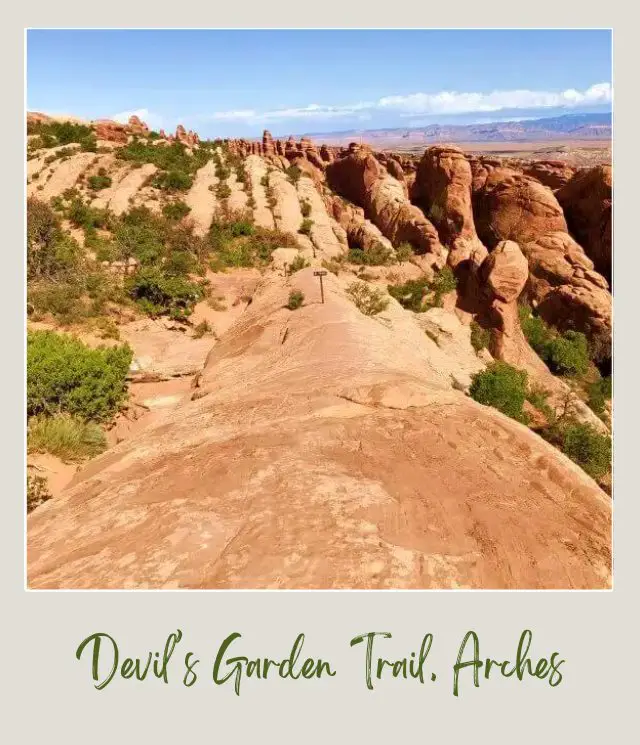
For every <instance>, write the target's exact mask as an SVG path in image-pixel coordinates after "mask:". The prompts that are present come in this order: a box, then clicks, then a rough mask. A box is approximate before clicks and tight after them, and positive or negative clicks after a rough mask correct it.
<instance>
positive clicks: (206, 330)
mask: <svg viewBox="0 0 640 745" xmlns="http://www.w3.org/2000/svg"><path fill="white" fill-rule="evenodd" d="M212 332H213V329H212V328H211V325H210V324H209V322H208V321H201V322H200V323H199V324H198V325H197V326H196V327H195V328H194V329H193V338H194V339H201V338H202V337H203V336H204V335H205V334H211V333H212Z"/></svg>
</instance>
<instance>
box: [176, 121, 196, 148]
mask: <svg viewBox="0 0 640 745" xmlns="http://www.w3.org/2000/svg"><path fill="white" fill-rule="evenodd" d="M174 139H175V141H176V142H182V143H183V144H184V145H187V146H189V147H193V146H194V145H197V144H198V142H200V139H199V137H198V135H197V134H196V133H195V132H193V131H192V130H189V131H188V132H187V130H186V129H185V128H184V127H183V126H182V124H178V126H177V127H176V134H175V138H174Z"/></svg>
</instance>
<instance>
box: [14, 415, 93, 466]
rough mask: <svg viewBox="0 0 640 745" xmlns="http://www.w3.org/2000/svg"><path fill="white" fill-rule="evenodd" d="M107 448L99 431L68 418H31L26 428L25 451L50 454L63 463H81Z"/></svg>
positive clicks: (91, 425)
mask: <svg viewBox="0 0 640 745" xmlns="http://www.w3.org/2000/svg"><path fill="white" fill-rule="evenodd" d="M106 447H107V441H106V438H105V435H104V432H103V431H102V429H101V428H100V427H99V426H98V425H97V424H96V423H95V422H90V421H89V422H88V421H86V420H84V419H82V418H81V417H78V416H73V415H71V414H55V415H54V416H45V415H39V416H34V417H31V419H30V420H29V424H28V428H27V450H28V452H30V453H51V455H55V456H56V457H58V458H60V459H61V460H64V461H81V460H84V459H85V458H92V457H94V456H95V455H98V454H99V453H101V452H102V451H103V450H105V449H106Z"/></svg>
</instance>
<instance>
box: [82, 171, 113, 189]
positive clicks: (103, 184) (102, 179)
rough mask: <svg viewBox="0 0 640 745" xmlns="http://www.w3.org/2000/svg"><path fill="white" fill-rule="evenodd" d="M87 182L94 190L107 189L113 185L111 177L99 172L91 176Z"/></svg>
mask: <svg viewBox="0 0 640 745" xmlns="http://www.w3.org/2000/svg"><path fill="white" fill-rule="evenodd" d="M87 183H88V184H89V188H90V189H92V190H93V191H100V189H106V188H107V187H109V186H111V177H110V176H101V175H100V174H97V175H95V176H89V178H88V180H87Z"/></svg>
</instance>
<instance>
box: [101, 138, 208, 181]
mask: <svg viewBox="0 0 640 745" xmlns="http://www.w3.org/2000/svg"><path fill="white" fill-rule="evenodd" d="M116 157H117V158H120V159H121V160H127V161H131V162H133V163H137V164H139V165H142V164H143V163H153V164H154V165H155V166H156V167H157V168H158V170H160V171H177V172H179V173H184V174H190V175H193V174H194V173H195V172H196V171H197V170H198V169H199V168H202V166H204V165H205V163H207V161H208V160H210V159H211V153H210V152H209V151H208V150H207V149H206V148H201V147H200V148H197V149H195V150H194V151H193V152H192V153H191V154H189V153H188V152H187V148H186V146H185V145H184V143H182V142H172V143H171V144H170V145H167V146H165V147H158V146H157V145H150V144H148V143H146V142H144V141H143V140H140V139H138V138H134V139H133V140H132V141H131V142H129V143H128V144H127V145H124V146H123V147H121V148H118V150H117V152H116Z"/></svg>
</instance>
